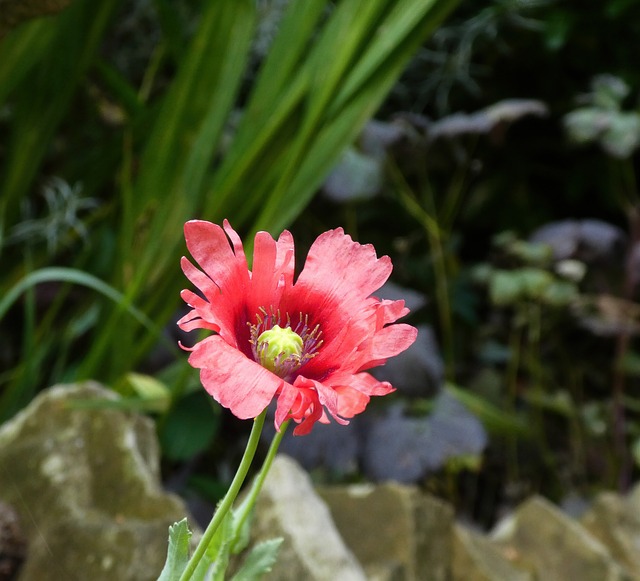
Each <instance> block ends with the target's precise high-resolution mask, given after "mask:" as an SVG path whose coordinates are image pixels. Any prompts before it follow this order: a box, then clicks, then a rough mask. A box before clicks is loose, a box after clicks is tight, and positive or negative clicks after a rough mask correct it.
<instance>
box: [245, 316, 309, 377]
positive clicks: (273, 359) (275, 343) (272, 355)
mask: <svg viewBox="0 0 640 581" xmlns="http://www.w3.org/2000/svg"><path fill="white" fill-rule="evenodd" d="M303 348H304V341H303V340H302V337H300V335H298V334H297V333H296V332H295V331H293V330H291V328H290V327H285V328H282V327H280V326H279V325H274V326H273V327H271V329H268V330H267V331H264V332H263V333H261V334H260V336H259V337H258V340H257V345H256V352H257V355H258V359H259V361H260V364H261V365H262V366H263V367H266V368H267V369H268V370H269V371H271V372H272V373H275V374H276V375H280V376H281V377H283V376H284V375H285V374H286V373H288V372H289V371H290V370H291V369H292V368H293V369H295V368H297V367H298V366H299V365H300V356H301V355H302V350H303Z"/></svg>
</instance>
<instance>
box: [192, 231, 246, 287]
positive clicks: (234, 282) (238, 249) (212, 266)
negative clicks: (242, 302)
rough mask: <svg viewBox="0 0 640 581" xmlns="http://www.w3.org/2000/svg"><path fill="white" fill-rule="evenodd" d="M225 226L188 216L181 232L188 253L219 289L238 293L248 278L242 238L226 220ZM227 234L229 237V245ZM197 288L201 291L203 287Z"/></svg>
mask: <svg viewBox="0 0 640 581" xmlns="http://www.w3.org/2000/svg"><path fill="white" fill-rule="evenodd" d="M225 230H226V234H225ZM225 230H223V229H222V228H220V226H218V225H217V224H212V223H211V222H205V221H204V220H191V221H189V222H187V223H186V224H185V225H184V236H185V239H186V241H187V248H188V249H189V252H190V253H191V256H193V258H194V259H195V260H196V262H197V263H198V264H199V265H200V266H201V267H202V270H204V272H205V274H206V275H207V276H208V277H209V278H210V279H211V280H212V281H213V283H214V284H215V285H216V286H217V287H218V288H219V289H220V292H221V293H223V294H225V293H239V292H241V291H242V289H244V288H245V287H246V284H247V283H248V281H249V270H248V268H247V260H246V258H245V255H244V251H243V249H242V242H240V239H239V238H238V235H237V234H236V233H235V231H234V230H233V229H232V228H231V227H230V226H229V225H228V223H225ZM227 234H229V236H230V237H231V238H232V241H233V243H234V248H233V249H232V248H231V246H230V245H229V239H228V238H227ZM185 274H187V273H185ZM187 276H189V275H188V274H187ZM201 290H202V291H203V292H204V291H206V290H207V289H205V288H201Z"/></svg>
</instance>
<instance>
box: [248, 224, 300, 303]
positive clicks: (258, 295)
mask: <svg viewBox="0 0 640 581" xmlns="http://www.w3.org/2000/svg"><path fill="white" fill-rule="evenodd" d="M293 269H294V248H293V237H292V236H291V234H289V232H283V233H282V234H281V236H280V238H278V241H277V242H276V241H275V240H274V239H273V238H271V236H270V235H269V234H268V233H267V232H258V233H257V234H256V237H255V241H254V251H253V272H252V274H251V292H250V296H249V299H248V304H247V306H248V310H249V312H250V313H258V312H259V310H260V308H264V309H267V310H269V308H270V307H274V308H276V309H277V307H278V306H279V304H280V297H281V296H282V294H283V293H284V292H285V291H286V289H288V288H290V287H291V284H292V282H293Z"/></svg>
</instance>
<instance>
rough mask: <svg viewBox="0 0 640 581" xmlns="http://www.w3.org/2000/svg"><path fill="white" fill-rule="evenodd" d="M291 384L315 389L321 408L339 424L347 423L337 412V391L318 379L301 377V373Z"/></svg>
mask: <svg viewBox="0 0 640 581" xmlns="http://www.w3.org/2000/svg"><path fill="white" fill-rule="evenodd" d="M293 386H294V387H307V388H311V389H315V391H316V393H317V394H318V401H319V402H320V404H321V405H322V406H323V408H324V409H325V410H326V411H328V412H329V413H330V414H331V417H333V419H334V420H335V421H336V422H338V423H339V424H343V425H345V424H348V423H349V422H348V421H346V420H345V419H344V418H341V417H340V414H339V413H338V393H337V392H336V391H335V390H334V389H332V388H331V387H330V386H328V385H325V384H324V383H322V382H320V381H316V380H315V379H309V378H308V377H303V376H302V375H299V376H298V377H296V380H295V381H294V383H293Z"/></svg>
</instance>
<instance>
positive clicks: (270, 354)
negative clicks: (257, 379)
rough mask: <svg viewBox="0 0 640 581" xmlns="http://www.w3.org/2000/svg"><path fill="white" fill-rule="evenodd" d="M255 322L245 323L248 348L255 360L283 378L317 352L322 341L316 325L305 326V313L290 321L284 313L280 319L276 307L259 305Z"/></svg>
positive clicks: (286, 377)
mask: <svg viewBox="0 0 640 581" xmlns="http://www.w3.org/2000/svg"><path fill="white" fill-rule="evenodd" d="M260 313H261V314H258V315H257V320H258V322H257V323H256V324H255V325H251V324H249V328H250V333H251V336H250V338H249V342H250V343H251V350H252V352H253V357H254V359H255V361H257V362H258V363H260V365H262V366H263V367H264V368H266V369H268V370H269V371H271V372H272V373H275V374H276V375H278V376H279V377H282V378H283V379H285V380H287V381H288V380H290V379H291V376H292V374H293V373H294V372H295V371H297V370H298V369H300V367H302V366H303V365H304V364H305V363H306V362H307V361H309V360H310V359H312V358H313V357H315V356H316V355H317V354H318V349H319V348H320V346H321V345H322V340H321V339H320V336H321V335H322V332H321V331H320V325H316V326H315V327H310V326H309V316H308V315H303V314H302V313H300V317H299V321H298V323H296V324H295V325H292V324H291V319H290V317H289V315H288V314H287V316H286V318H285V321H284V322H283V321H282V320H281V319H282V317H281V316H280V311H274V310H273V308H272V309H271V311H270V312H268V311H267V310H266V309H264V308H261V309H260Z"/></svg>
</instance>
